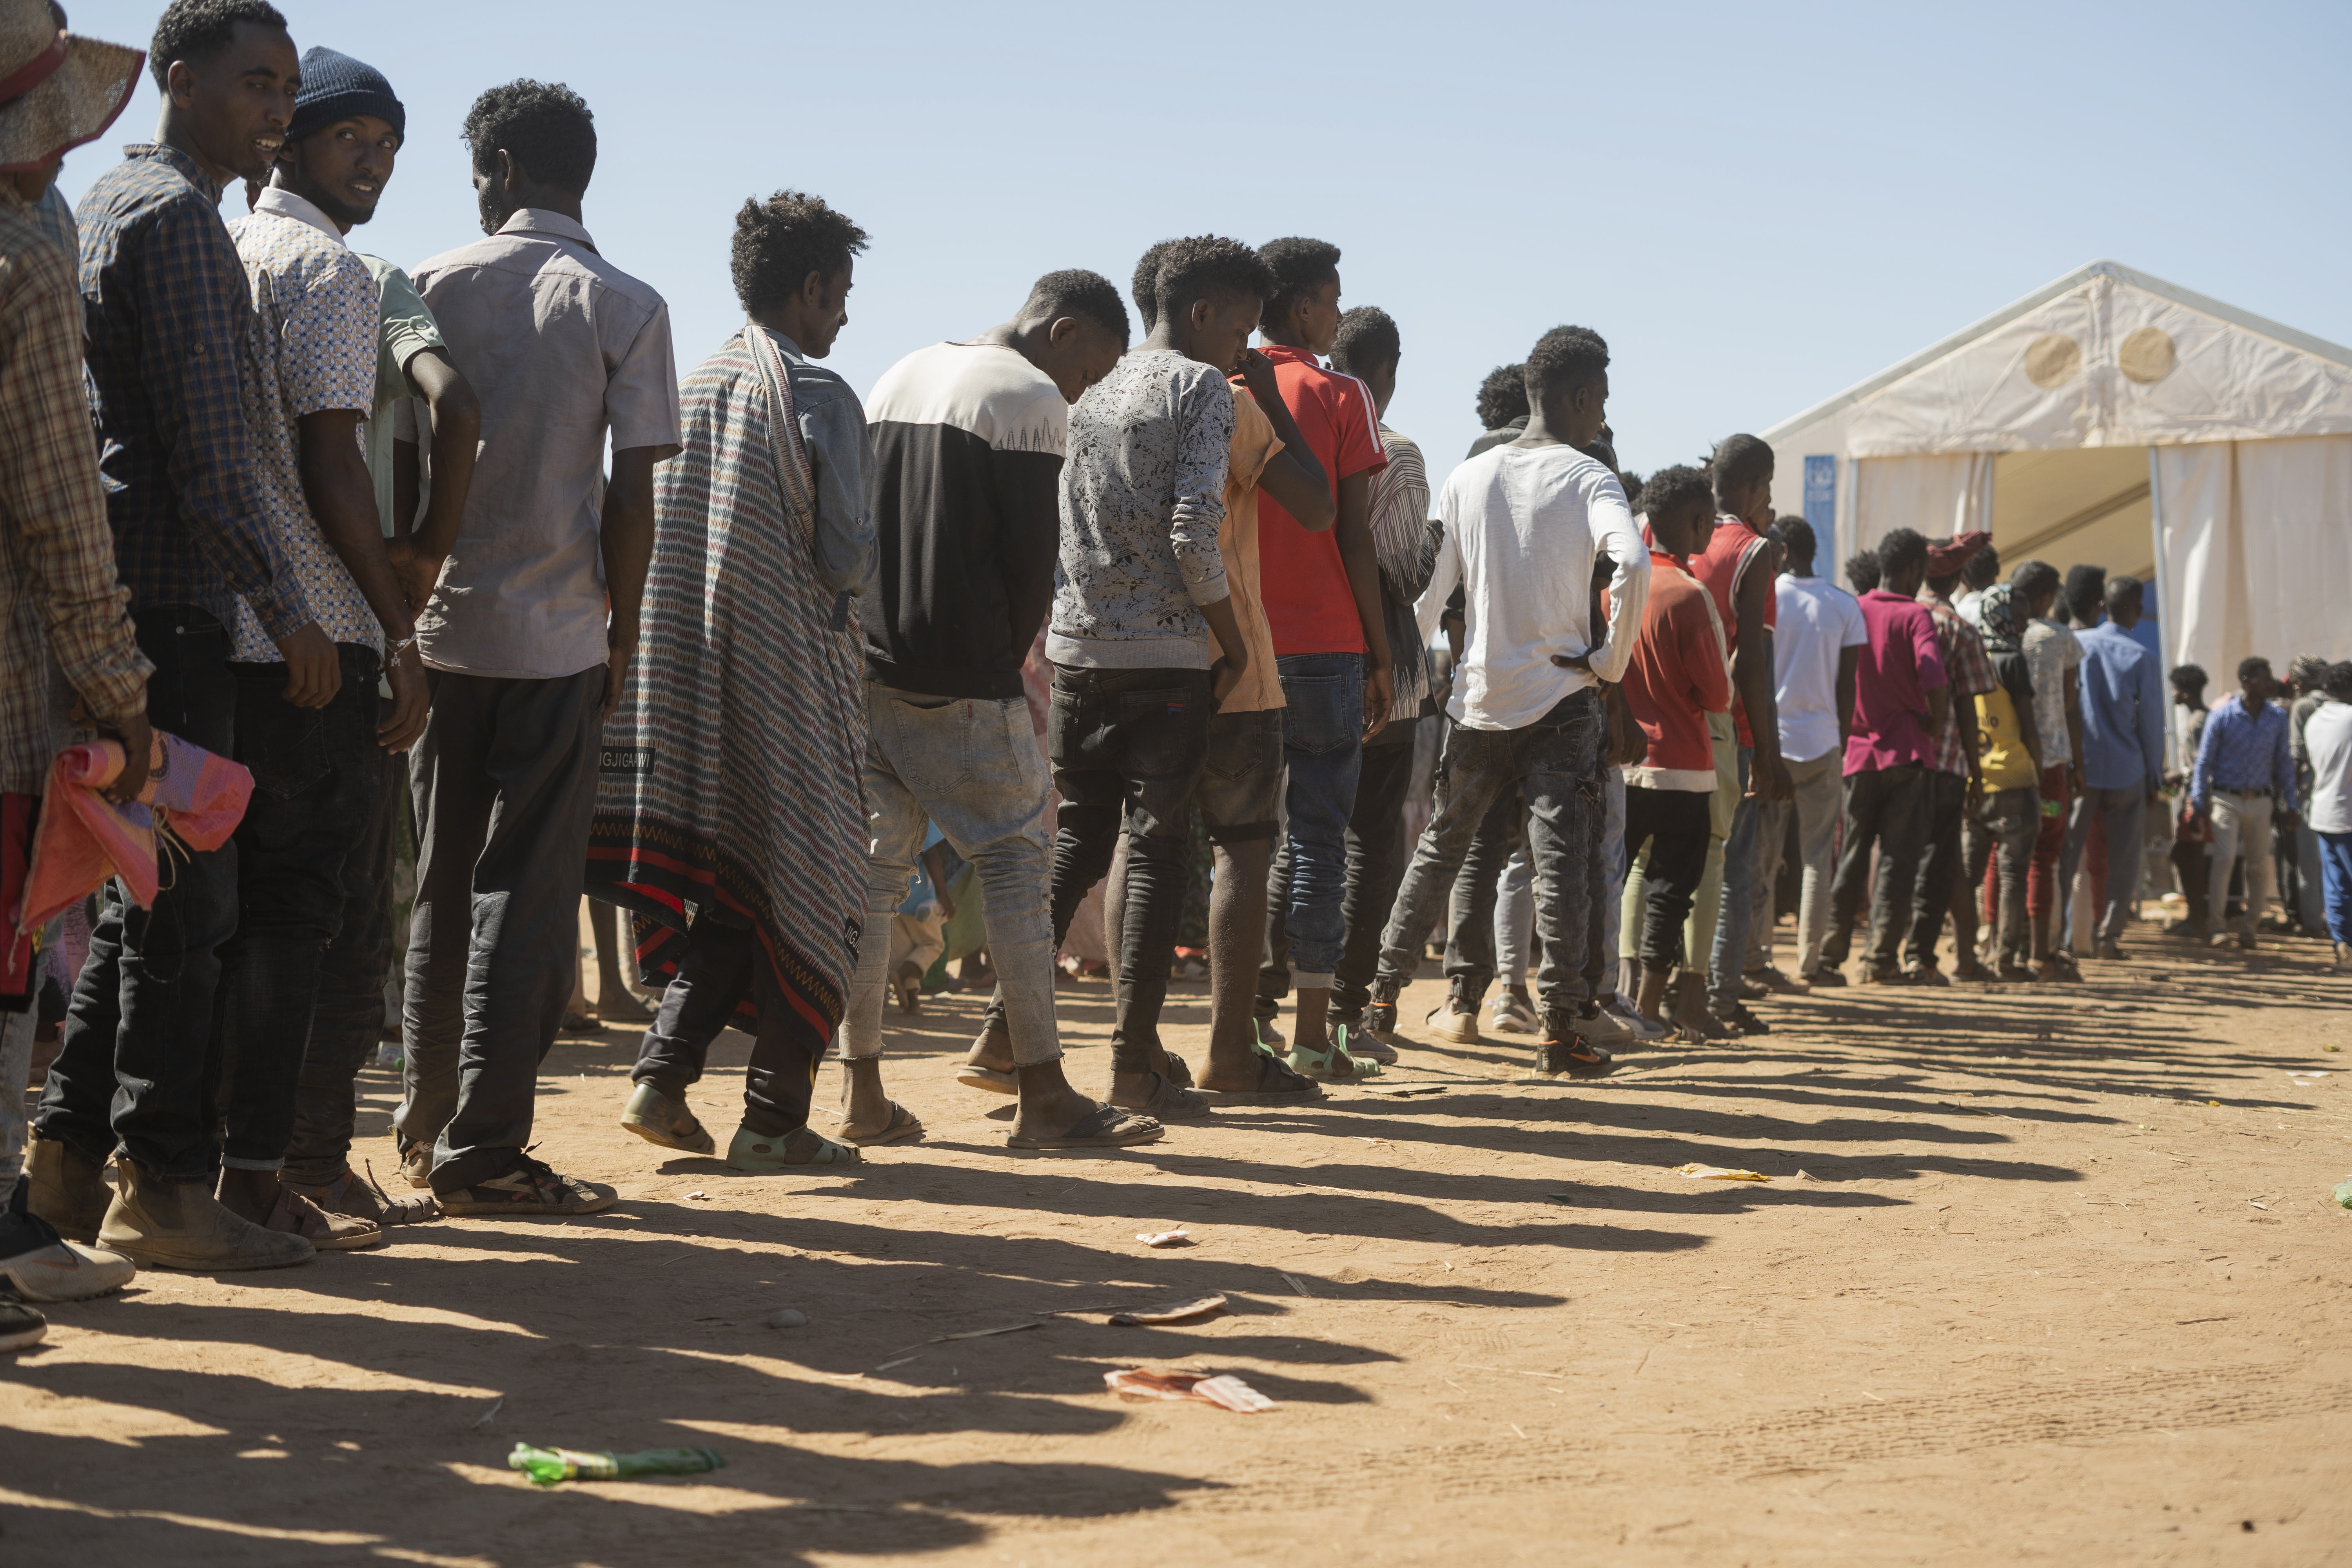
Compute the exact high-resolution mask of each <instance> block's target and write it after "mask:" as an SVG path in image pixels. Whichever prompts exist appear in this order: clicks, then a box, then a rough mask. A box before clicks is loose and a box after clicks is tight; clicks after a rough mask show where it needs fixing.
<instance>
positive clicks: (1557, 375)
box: [1524, 327, 1657, 484]
mask: <svg viewBox="0 0 2352 1568" xmlns="http://www.w3.org/2000/svg"><path fill="white" fill-rule="evenodd" d="M1608 368H1609V345H1608V344H1607V343H1605V342H1601V334H1600V333H1599V332H1596V331H1593V330H1592V329H1591V327H1554V328H1553V329H1552V330H1551V331H1548V332H1546V333H1545V334H1544V335H1543V336H1542V337H1539V338H1538V339H1537V340H1536V346H1535V347H1534V348H1533V349H1531V350H1529V351H1528V364H1527V374H1526V376H1525V378H1524V379H1525V380H1526V382H1527V387H1528V404H1529V405H1534V404H1536V403H1538V402H1540V401H1541V400H1542V398H1543V395H1544V394H1545V393H1546V392H1547V391H1558V392H1573V391H1575V390H1576V389H1577V388H1578V387H1580V386H1590V385H1591V384H1592V383H1593V382H1595V381H1597V380H1599V379H1600V377H1601V373H1602V372H1603V371H1606V370H1607V369H1608ZM1650 482H1651V483H1652V484H1655V483H1657V480H1656V479H1652V480H1651V481H1650Z"/></svg>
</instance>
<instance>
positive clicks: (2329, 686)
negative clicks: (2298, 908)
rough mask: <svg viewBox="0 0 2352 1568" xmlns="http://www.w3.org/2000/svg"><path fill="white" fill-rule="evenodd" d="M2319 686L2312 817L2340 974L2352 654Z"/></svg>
mask: <svg viewBox="0 0 2352 1568" xmlns="http://www.w3.org/2000/svg"><path fill="white" fill-rule="evenodd" d="M2319 689H2320V690H2321V692H2322V693H2324V694H2325V695H2326V699H2327V700H2326V702H2324V703H2322V704H2321V705H2320V708H2319V710H2318V711H2317V712H2315V713H2314V714H2313V715H2312V716H2311V720H2310V722H2309V723H2307V724H2305V726H2304V731H2303V742H2304V746H2305V750H2306V751H2307V752H2309V754H2310V757H2311V795H2310V798H2309V799H2308V800H2307V801H2306V802H2305V805H2307V806H2308V808H2309V816H2308V817H2307V818H2306V820H2308V821H2309V822H2310V824H2311V831H2312V833H2313V835H2314V836H2315V837H2317V838H2318V840H2319V885H2320V889H2321V894H2322V899H2323V901H2324V903H2325V905H2326V919H2327V934H2328V936H2329V938H2330V939H2332V940H2333V941H2334V942H2335V943H2336V973H2352V659H2347V660H2346V661H2345V662H2343V663H2341V664H2332V665H2330V666H2328V667H2327V673H2326V675H2324V676H2322V677H2321V678H2320V682H2319Z"/></svg>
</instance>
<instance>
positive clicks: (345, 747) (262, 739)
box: [206, 643, 383, 1171]
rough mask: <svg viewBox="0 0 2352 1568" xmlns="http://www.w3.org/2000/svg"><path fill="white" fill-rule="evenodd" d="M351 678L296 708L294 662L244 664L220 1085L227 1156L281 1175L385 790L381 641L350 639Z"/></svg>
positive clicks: (217, 1063) (218, 1017)
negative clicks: (346, 894)
mask: <svg viewBox="0 0 2352 1568" xmlns="http://www.w3.org/2000/svg"><path fill="white" fill-rule="evenodd" d="M335 653H336V656H337V659H338V662H339V663H340V664H341V668H342V678H343V679H342V685H341V687H340V688H338V689H337V690H336V692H335V695H334V698H333V700H331V701H329V702H328V704H327V705H326V706H325V707H324V708H297V707H295V706H294V704H292V703H291V702H289V701H287V700H286V699H285V698H284V697H283V696H281V695H280V693H282V692H283V691H284V690H285V689H286V679H287V673H286V667H285V666H284V665H282V664H245V663H237V664H232V665H231V666H230V667H229V668H230V670H231V672H232V673H233V674H234V675H235V677H236V760H237V761H238V762H240V763H244V764H245V765H246V766H247V768H248V769H250V770H251V771H252V773H253V798H252V799H251V800H250V801H249V802H248V803H247V805H246V808H245V820H244V821H242V822H240V823H238V824H237V827H236V882H237V922H236V935H235V936H234V937H231V938H230V939H229V940H228V941H227V942H224V943H222V944H221V949H220V963H221V978H220V989H219V991H218V992H217V993H216V994H215V996H214V999H213V1030H212V1064H211V1067H210V1068H209V1070H208V1072H207V1075H206V1076H207V1078H208V1079H209V1081H211V1082H212V1083H213V1084H215V1085H216V1086H217V1089H216V1094H217V1097H218V1101H219V1104H220V1106H221V1122H222V1132H223V1136H222V1140H221V1163H223V1164H224V1165H228V1166H231V1167H233V1168H235V1169H237V1170H244V1171H274V1170H276V1169H278V1166H279V1165H280V1164H281V1163H284V1160H285V1155H286V1145H287V1143H288V1142H289V1141H290V1140H291V1139H292V1137H293V1135H294V1097H295V1091H296V1088H297V1085H298V1083H299V1080H300V1079H301V1076H302V1061H303V1056H304V1052H305V1051H306V1049H307V1048H308V1047H309V1045H310V1015H311V1011H312V1009H313V1007H314V1006H315V1005H316V1004H317V1001H318V994H319V965H320V959H321V958H322V957H323V956H324V954H325V952H326V951H327V945H328V943H330V942H332V941H334V939H335V933H336V932H337V931H339V930H341V927H342V921H343V878H342V870H343V861H344V860H345V859H346V858H349V856H350V854H351V852H352V849H353V847H356V846H357V845H358V844H359V842H360V840H361V839H362V837H364V836H365V835H366V832H367V829H368V826H369V824H370V823H371V822H372V821H373V818H374V817H375V815H376V807H377V805H379V804H380V803H381V802H382V800H383V748H382V747H380V746H378V745H377V744H376V743H375V726H376V713H377V706H378V705H377V700H376V676H377V674H378V672H379V670H380V669H381V668H382V660H380V659H379V658H377V657H376V654H375V651H374V650H373V649H372V648H365V647H358V646H356V645H353V644H350V643H343V644H338V645H337V647H336V649H335Z"/></svg>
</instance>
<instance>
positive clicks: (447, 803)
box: [394, 664, 605, 1192]
mask: <svg viewBox="0 0 2352 1568" xmlns="http://www.w3.org/2000/svg"><path fill="white" fill-rule="evenodd" d="M428 679H430V680H431V681H432V685H433V717H432V718H431V720H429V721H427V722H426V724H425V738H424V739H423V740H421V741H419V742H417V743H416V750H415V753H414V754H413V755H412V756H411V758H410V761H409V777H410V780H411V781H412V783H413V784H414V786H415V800H416V815H417V822H418V833H417V836H416V909H415V915H414V916H413V917H412V920H411V923H410V926H409V946H408V984H407V995H406V999H405V1002H404V1006H403V1018H402V1033H403V1034H404V1036H405V1038H406V1055H407V1065H406V1067H405V1068H404V1072H403V1077H404V1079H405V1088H406V1089H407V1094H406V1096H405V1098H404V1099H403V1100H402V1101H401V1106H400V1110H399V1112H398V1113H397V1114H396V1115H395V1116H394V1125H395V1126H396V1127H398V1128H399V1130H400V1138H401V1141H402V1142H404V1143H419V1142H433V1143H434V1144H435V1145H436V1147H435V1151H434V1160H433V1184H434V1186H435V1188H436V1190H438V1191H442V1192H449V1191H453V1190H455V1189H457V1188H458V1187H464V1186H470V1185H471V1184H474V1183H476V1182H486V1181H488V1180H490V1179H491V1178H493V1177H496V1176H502V1175H504V1174H506V1173H508V1172H509V1171H511V1170H513V1169H514V1168H515V1167H516V1165H517V1164H518V1163H520V1161H521V1159H522V1152H523V1149H524V1147H525V1146H526V1145H527V1144H529V1143H530V1124H531V1110H532V1099H533V1097H534V1095H536V1093H537V1092H538V1089H539V1064H540V1062H541V1060H543V1059H544V1058H546V1056H547V1053H548V1050H549V1048H550V1047H552V1046H553V1045H554V1044H555V1031H556V1030H557V1029H558V1028H560V1027H562V1023H563V1005H564V1004H565V1003H567V1002H569V1001H570V1000H571V999H572V976H573V973H574V970H575V967H576V966H577V965H578V963H579V962H580V885H581V883H582V881H583V879H585V876H586V872H587V865H588V819H589V816H590V815H591V813H593V811H594V809H595V805H596V743H597V741H598V739H599V737H600V735H601V733H602V727H601V723H600V712H599V710H600V709H601V707H602V705H603V703H604V686H605V669H604V666H603V665H601V664H599V665H593V666H592V667H590V668H587V669H583V670H582V671H580V672H579V673H578V674H577V675H566V676H560V677H557V678H555V679H548V680H510V679H504V678H502V677H498V676H488V675H458V674H452V673H446V672H442V671H437V670H436V671H434V672H432V673H431V675H430V676H429V677H428Z"/></svg>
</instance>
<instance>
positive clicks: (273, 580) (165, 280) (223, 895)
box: [30, 0, 341, 1268]
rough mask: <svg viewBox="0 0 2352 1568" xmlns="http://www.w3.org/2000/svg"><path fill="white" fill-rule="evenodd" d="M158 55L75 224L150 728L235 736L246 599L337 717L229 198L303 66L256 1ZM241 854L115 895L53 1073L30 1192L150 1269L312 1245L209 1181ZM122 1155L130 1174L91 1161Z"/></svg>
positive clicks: (216, 745) (269, 638) (253, 163)
mask: <svg viewBox="0 0 2352 1568" xmlns="http://www.w3.org/2000/svg"><path fill="white" fill-rule="evenodd" d="M147 65H148V69H149V70H150V71H152V73H153V74H154V77H155V80H156V83H157V85H158V86H159V87H161V88H162V89H163V111H162V116H161V119H160V122H159V124H158V127H157V132H156V140H155V142H152V143H144V144H139V145H134V146H132V147H131V148H130V149H128V155H127V157H126V158H125V160H124V161H123V162H122V163H120V164H117V165H116V166H115V167H114V168H113V169H110V170H109V171H108V172H107V173H106V174H101V175H100V176H99V178H98V180H97V181H96V182H95V183H94V184H92V185H91V186H90V188H89V192H88V194H87V195H84V196H83V197H82V204H81V207H80V210H79V213H78V214H77V215H76V216H77V218H78V220H79V225H80V228H81V291H82V303H83V312H82V319H83V327H84V330H85V332H86V335H87V339H88V355H89V384H90V390H91V398H92V402H93V404H94V409H93V414H94V417H95V421H96V424H97V426H98V435H99V440H100V459H99V460H100V468H101V469H102V471H103V472H104V474H105V477H106V480H107V497H106V503H107V519H108V521H109V522H110V523H111V524H112V526H113V530H114V547H115V558H116V563H117V565H118V567H119V569H120V570H121V575H122V581H123V583H124V584H125V585H127V586H128V587H129V588H130V590H131V616H132V619H133V621H134V622H135V623H136V625H137V627H138V633H139V644H140V647H141V648H142V651H144V652H145V654H146V655H147V657H148V658H150V659H151V660H152V661H153V662H154V665H155V675H154V677H153V678H152V680H151V681H150V682H149V686H148V708H147V712H148V718H149V719H150V720H151V721H152V722H153V723H154V724H156V725H157V726H158V727H160V728H163V729H166V730H169V731H172V732H173V733H174V734H177V735H180V736H183V737H184V738H185V739H187V740H189V741H193V742H195V743H196V744H197V745H199V746H202V747H204V748H205V749H206V750H207V751H212V752H220V753H222V754H225V755H226V754H230V753H233V752H235V750H236V684H237V683H236V678H235V677H234V676H233V675H232V674H231V673H230V672H229V666H228V659H229V640H230V630H229V623H230V622H231V621H232V620H233V619H234V618H236V616H237V615H238V614H239V602H240V600H242V602H243V603H244V604H245V605H247V606H249V607H250V612H251V614H252V616H253V617H254V621H255V623H257V625H258V626H259V628H260V631H261V634H262V642H261V647H263V648H264V649H274V651H275V652H276V653H277V654H278V657H279V658H282V659H283V660H284V662H285V665H286V670H285V700H287V701H288V702H290V703H292V704H294V705H295V706H297V707H301V708H320V707H324V706H325V705H326V704H327V703H328V702H329V701H330V700H331V699H332V698H333V696H334V694H335V689H336V687H337V686H338V685H339V684H340V681H341V677H340V675H339V673H338V668H337V661H336V656H335V648H334V644H333V642H332V641H331V639H330V637H329V636H328V634H327V633H326V632H325V631H324V630H322V629H320V626H319V625H318V617H317V616H316V615H315V614H314V613H313V610H312V608H311V605H310V601H309V599H308V597H307V595H305V593H304V590H303V585H302V583H301V581H300V579H299V577H298V576H297V574H296V573H295V572H294V570H293V567H292V565H291V564H290V563H289V562H288V560H287V558H286V552H285V551H284V550H283V549H282V548H281V547H280V546H279V544H278V537H277V534H276V532H275V531H273V530H272V529H271V528H270V527H269V526H268V521H267V520H266V517H265V514H264V512H263V509H262V505H261V500H260V496H259V494H258V486H257V483H256V480H255V477H254V473H253V466H252V463H251V461H250V456H251V453H250V447H249V446H248V443H247V436H246V424H245V403H244V392H243V389H242V387H241V386H240V384H239V383H238V377H237V356H238V353H239V347H238V345H239V344H240V343H241V342H243V341H244V338H245V334H246V331H247V327H248V322H249V318H250V316H251V314H252V296H251V293H250V291H249V290H248V289H247V285H246V278H245V268H244V266H243V264H242V263H240V262H239V260H238V259H237V254H236V246H235V244H233V243H232V242H231V241H230V239H229V237H228V231H227V230H226V228H225V227H224V226H222V223H221V219H220V213H219V211H218V206H219V202H220V195H221V190H222V187H223V186H224V185H225V184H226V183H227V182H228V181H230V180H232V179H239V178H244V177H247V176H255V177H257V176H259V175H261V174H265V173H266V172H267V171H268V166H269V164H270V163H271V162H272V161H274V160H275V159H276V157H277V155H278V147H279V146H280V145H281V144H282V143H283V142H284V140H285V134H286V124H287V121H289V119H290V118H291V116H292V113H293V105H294V94H295V90H296V84H297V81H298V79H299V63H298V61H297V59H296V58H295V52H294V43H293V40H292V39H290V38H289V37H287V36H286V22H285V18H284V17H282V16H279V15H278V12H277V11H275V10H274V9H272V8H271V7H270V6H269V5H267V4H264V3H263V0H201V3H199V0H175V3H174V4H173V5H172V7H171V8H170V9H169V10H167V11H165V12H164V13H163V19H162V21H160V22H159V23H158V24H157V25H156V28H155V37H154V41H153V44H152V47H151V49H150V51H149V55H148V61H147ZM236 899H237V887H236V850H235V849H234V848H232V847H229V846H226V845H224V846H222V847H220V848H219V849H217V850H214V851H211V852H208V853H202V854H196V855H193V856H191V857H189V858H187V859H186V860H184V861H183V862H181V863H180V864H179V865H178V867H177V868H176V869H175V871H174V874H173V879H172V885H171V887H170V888H169V889H166V890H165V891H164V892H163V893H162V894H161V895H160V896H159V897H158V898H157V900H156V901H155V907H154V910H153V911H152V916H150V915H142V916H141V917H140V918H138V919H136V920H131V919H129V918H127V916H128V911H129V905H128V903H127V901H126V900H124V899H123V898H122V897H121V893H120V891H119V889H118V890H114V891H110V893H109V895H108V899H107V901H106V906H105V908H104V910H102V911H101V912H100V916H99V918H98V921H97V922H96V925H95V927H94V929H93V930H92V931H91V933H90V944H89V960H88V962H87V963H85V964H84V965H83V967H82V972H81V978H80V981H79V984H77V985H76V987H75V991H74V998H73V1003H72V1005H71V1008H70V1010H69V1011H68V1015H67V1018H66V1026H65V1042H64V1047H63V1049H62V1050H61V1051H60V1053H59V1055H58V1059H57V1061H56V1062H55V1063H53V1064H52V1065H51V1067H50V1068H49V1079H48V1087H47V1089H46V1090H45V1091H44V1093H43V1095H42V1097H41V1110H40V1115H39V1118H38V1125H37V1139H36V1141H35V1142H34V1144H33V1150H32V1157H31V1160H30V1165H31V1175H32V1179H33V1194H32V1206H33V1207H34V1208H35V1209H36V1210H37V1211H38V1212H39V1213H40V1214H41V1215H43V1216H44V1217H46V1218H47V1219H48V1220H49V1221H50V1222H51V1223H52V1224H54V1225H55V1226H57V1227H58V1230H59V1231H60V1232H62V1233H63V1234H65V1235H66V1236H68V1237H73V1238H75V1239H77V1240H87V1239H89V1237H92V1236H94V1235H102V1237H103V1238H104V1239H105V1241H106V1243H107V1245H109V1246H110V1247H115V1248H116V1249H117V1250H119V1251H121V1252H123V1253H125V1254H127V1255H128V1256H130V1257H131V1258H132V1259H134V1260H135V1261H138V1262H142V1263H154V1264H163V1265H166V1266H169V1267H174V1268H276V1267H279V1266H282V1265H286V1264H291V1263H300V1262H302V1261H304V1260H305V1259H307V1258H310V1256H311V1253H312V1248H311V1246H310V1243H309V1242H307V1241H305V1240H303V1239H302V1238H301V1237H299V1236H293V1235H287V1234H281V1233H273V1232H269V1231H266V1230H264V1229H262V1228H261V1227H260V1226H257V1225H255V1224H253V1223H252V1222H251V1221H249V1220H247V1219H245V1218H243V1217H242V1216H240V1215H236V1214H233V1213H231V1212H230V1211H229V1210H228V1209H226V1208H224V1207H223V1206H222V1205H220V1204H219V1202H218V1201H217V1200H216V1199H215V1197H214V1195H213V1183H214V1162H215V1146H214V1142H213V1133H212V1129H211V1127H210V1126H208V1125H207V1122H206V1117H205V1070H206V1059H207V1057H208V1056H209V1055H210V1053H211V1050H212V1048H213V1045H214V1035H213V1027H214V1005H213V1004H214V994H215V989H216V987H217V984H218V981H219V976H220V963H219V960H218V957H217V954H216V950H217V949H218V947H219V946H220V944H221V943H222V942H226V941H227V940H228V938H229V937H230V936H231V935H232V934H233V932H234V931H235V930H236ZM118 1147H119V1149H120V1151H121V1162H120V1163H121V1173H122V1182H121V1190H120V1192H119V1193H110V1191H109V1189H108V1187H107V1184H106V1183H105V1181H104V1180H103V1179H102V1177H101V1176H100V1168H101V1167H102V1165H103V1164H104V1163H105V1161H106V1160H107V1158H108V1156H109V1155H110V1154H112V1153H114V1152H116V1151H117V1149H118Z"/></svg>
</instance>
